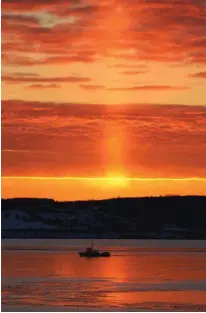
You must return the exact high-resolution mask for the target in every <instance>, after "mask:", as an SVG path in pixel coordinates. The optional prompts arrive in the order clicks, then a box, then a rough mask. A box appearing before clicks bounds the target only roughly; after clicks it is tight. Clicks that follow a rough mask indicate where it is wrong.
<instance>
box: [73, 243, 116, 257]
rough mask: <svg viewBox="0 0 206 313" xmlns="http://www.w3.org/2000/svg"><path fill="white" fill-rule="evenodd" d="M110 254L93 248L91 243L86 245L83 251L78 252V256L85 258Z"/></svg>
mask: <svg viewBox="0 0 206 313" xmlns="http://www.w3.org/2000/svg"><path fill="white" fill-rule="evenodd" d="M110 255H111V254H110V252H108V251H104V252H100V251H98V250H95V249H93V244H91V247H88V248H87V249H86V250H85V251H82V252H79V256H81V257H86V258H98V257H109V256H110Z"/></svg>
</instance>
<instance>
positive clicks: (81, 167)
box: [2, 0, 206, 200]
mask: <svg viewBox="0 0 206 313" xmlns="http://www.w3.org/2000/svg"><path fill="white" fill-rule="evenodd" d="M205 193H206V1H205V0H127V1H126V0H124V1H123V0H116V1H114V0H98V1H97V0H96V1H94V0H90V1H89V0H82V1H80V0H79V1H78V0H73V1H71V0H51V1H49V0H2V196H3V197H49V198H54V199H58V200H71V199H72V200H76V199H91V198H98V199H99V198H109V197H114V196H115V197H116V196H145V195H164V194H205Z"/></svg>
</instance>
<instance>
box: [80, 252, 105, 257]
mask: <svg viewBox="0 0 206 313" xmlns="http://www.w3.org/2000/svg"><path fill="white" fill-rule="evenodd" d="M79 256H80V257H85V258H99V257H109V256H110V253H109V252H94V253H93V252H92V253H91V252H90V253H87V252H79Z"/></svg>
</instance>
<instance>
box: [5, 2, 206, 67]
mask: <svg viewBox="0 0 206 313" xmlns="http://www.w3.org/2000/svg"><path fill="white" fill-rule="evenodd" d="M2 11H3V22H4V24H3V32H2V51H3V53H7V54H8V53H14V52H15V56H16V60H15V59H14V58H13V59H12V58H11V57H8V55H7V57H6V58H4V59H3V61H4V62H6V64H11V65H15V64H16V65H20V64H22V65H24V66H29V65H31V64H32V61H31V62H30V63H29V62H26V59H25V60H24V62H23V60H22V63H20V61H21V60H20V57H23V56H22V53H33V54H35V53H36V54H38V53H42V54H43V55H44V58H43V59H44V60H42V63H41V62H40V61H39V63H38V61H37V60H35V59H34V58H33V59H34V60H33V63H34V64H39V65H41V64H54V63H57V64H58V63H62V64H63V63H65V64H66V63H68V62H95V60H96V57H99V56H100V57H102V58H104V59H105V61H107V58H110V57H114V58H115V59H116V63H117V64H118V63H119V62H120V63H121V60H124V61H131V62H133V63H137V62H139V61H146V62H148V61H153V62H154V61H155V62H161V63H164V62H168V63H174V62H175V63H179V64H187V63H188V64H205V62H206V60H205V54H206V42H205V36H206V29H205V23H206V20H205V11H206V8H205V2H204V1H200V0H184V1H179V0H178V1H176V0H172V1H170V2H168V1H167V0H162V1H160V0H153V1H150V0H139V1H138V2H136V1H131V0H129V1H126V2H125V1H123V0H121V1H118V2H114V1H99V2H98V3H96V2H89V4H88V2H86V1H79V2H76V1H70V2H69V3H68V1H66V0H59V1H46V0H44V1H38V0H37V1H34V0H30V1H26V0H13V1H6V0H3V1H2ZM26 23H27V24H26ZM25 25H27V27H25ZM28 41H29V45H28V44H27V43H28ZM86 46H87V48H85V47H86ZM77 47H79V48H80V50H81V52H80V53H79V54H78V53H77V54H76V53H73V51H76V48H77ZM88 48H89V50H90V52H91V53H90V55H88V54H87V50H88ZM129 49H132V50H133V54H129V53H128V50H129ZM52 53H53V54H57V53H59V56H55V55H52V56H51V55H50V56H48V54H52ZM68 53H69V55H68ZM18 54H19V55H18ZM45 54H46V55H45ZM60 54H61V55H60ZM65 54H67V55H65ZM85 56H86V57H85ZM24 57H25V55H24ZM15 62H16V63H15ZM18 62H19V63H18Z"/></svg>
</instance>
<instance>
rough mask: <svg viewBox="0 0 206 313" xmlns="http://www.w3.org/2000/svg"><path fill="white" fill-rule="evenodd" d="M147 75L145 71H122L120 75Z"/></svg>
mask: <svg viewBox="0 0 206 313" xmlns="http://www.w3.org/2000/svg"><path fill="white" fill-rule="evenodd" d="M145 73H147V72H146V71H124V72H122V74H124V75H140V74H145Z"/></svg>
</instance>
